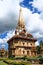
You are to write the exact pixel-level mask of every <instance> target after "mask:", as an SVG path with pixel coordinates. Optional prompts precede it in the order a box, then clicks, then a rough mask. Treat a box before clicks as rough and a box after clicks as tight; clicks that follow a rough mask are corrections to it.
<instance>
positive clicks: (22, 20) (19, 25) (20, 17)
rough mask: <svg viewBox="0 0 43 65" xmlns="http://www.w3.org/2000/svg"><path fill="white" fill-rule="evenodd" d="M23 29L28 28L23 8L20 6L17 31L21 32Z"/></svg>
mask: <svg viewBox="0 0 43 65" xmlns="http://www.w3.org/2000/svg"><path fill="white" fill-rule="evenodd" d="M21 31H22V32H23V31H26V30H25V25H24V19H23V13H22V8H21V7H20V11H19V20H18V25H17V28H16V31H15V33H18V32H21Z"/></svg>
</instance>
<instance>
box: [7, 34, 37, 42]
mask: <svg viewBox="0 0 43 65" xmlns="http://www.w3.org/2000/svg"><path fill="white" fill-rule="evenodd" d="M13 39H25V40H30V41H37V39H35V38H29V37H27V36H19V35H15V36H13V37H12V38H10V39H9V40H8V41H7V43H9V42H10V41H12V40H13Z"/></svg>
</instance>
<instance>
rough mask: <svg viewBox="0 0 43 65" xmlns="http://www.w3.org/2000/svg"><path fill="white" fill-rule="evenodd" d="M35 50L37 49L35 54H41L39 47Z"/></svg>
mask: <svg viewBox="0 0 43 65" xmlns="http://www.w3.org/2000/svg"><path fill="white" fill-rule="evenodd" d="M36 49H37V54H41V47H40V46H37V47H36Z"/></svg>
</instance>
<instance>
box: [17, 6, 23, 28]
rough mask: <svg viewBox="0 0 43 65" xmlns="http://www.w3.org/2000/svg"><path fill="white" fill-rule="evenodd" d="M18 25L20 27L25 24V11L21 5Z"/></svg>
mask: <svg viewBox="0 0 43 65" xmlns="http://www.w3.org/2000/svg"><path fill="white" fill-rule="evenodd" d="M18 26H20V27H22V26H24V19H23V12H22V8H21V7H20V13H19V20H18Z"/></svg>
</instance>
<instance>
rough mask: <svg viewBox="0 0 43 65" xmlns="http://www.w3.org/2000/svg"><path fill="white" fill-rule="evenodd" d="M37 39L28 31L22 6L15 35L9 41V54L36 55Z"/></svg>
mask: <svg viewBox="0 0 43 65" xmlns="http://www.w3.org/2000/svg"><path fill="white" fill-rule="evenodd" d="M36 41H37V39H35V38H33V36H32V34H30V33H27V31H26V28H25V23H24V19H23V11H22V8H20V11H19V19H18V24H17V27H16V30H15V35H14V36H13V37H12V38H10V39H9V40H8V41H7V42H8V45H9V48H8V51H9V54H11V55H12V56H36V55H37V53H36V46H35V42H36Z"/></svg>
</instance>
